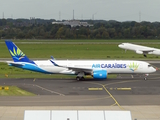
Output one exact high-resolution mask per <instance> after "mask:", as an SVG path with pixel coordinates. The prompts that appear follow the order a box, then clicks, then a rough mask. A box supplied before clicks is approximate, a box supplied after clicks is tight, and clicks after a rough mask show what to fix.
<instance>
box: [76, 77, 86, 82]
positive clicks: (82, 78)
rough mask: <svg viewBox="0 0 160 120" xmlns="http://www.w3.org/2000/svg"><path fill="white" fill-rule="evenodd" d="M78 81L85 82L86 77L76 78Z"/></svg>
mask: <svg viewBox="0 0 160 120" xmlns="http://www.w3.org/2000/svg"><path fill="white" fill-rule="evenodd" d="M76 80H77V81H80V80H85V78H84V77H80V76H77V77H76Z"/></svg>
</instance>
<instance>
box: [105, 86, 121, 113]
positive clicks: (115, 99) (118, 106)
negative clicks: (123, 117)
mask: <svg viewBox="0 0 160 120" xmlns="http://www.w3.org/2000/svg"><path fill="white" fill-rule="evenodd" d="M102 86H103V88H104V89H105V90H106V92H107V93H108V94H109V95H110V96H111V98H112V99H113V100H114V101H115V104H117V105H118V107H119V108H120V109H121V110H124V108H122V107H121V106H120V104H119V103H118V102H117V100H116V99H115V98H114V97H113V95H112V94H111V93H110V92H109V91H108V90H107V88H106V87H105V85H102Z"/></svg>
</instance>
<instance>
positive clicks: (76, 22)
mask: <svg viewBox="0 0 160 120" xmlns="http://www.w3.org/2000/svg"><path fill="white" fill-rule="evenodd" d="M52 24H62V25H70V26H71V27H77V26H85V27H91V26H93V25H91V24H88V23H87V22H80V21H79V20H66V21H63V22H52Z"/></svg>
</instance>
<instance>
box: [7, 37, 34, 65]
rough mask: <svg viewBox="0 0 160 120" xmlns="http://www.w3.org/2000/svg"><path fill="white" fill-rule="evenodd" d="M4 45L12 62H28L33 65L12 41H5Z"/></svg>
mask: <svg viewBox="0 0 160 120" xmlns="http://www.w3.org/2000/svg"><path fill="white" fill-rule="evenodd" d="M5 43H6V46H7V48H8V51H9V53H10V54H11V56H12V59H13V61H14V62H29V63H32V64H35V63H34V62H33V61H32V60H30V59H29V58H28V57H27V56H26V55H25V54H24V53H23V52H22V51H21V50H20V49H19V48H18V47H17V46H16V45H15V44H14V43H13V42H12V41H8V40H6V41H5Z"/></svg>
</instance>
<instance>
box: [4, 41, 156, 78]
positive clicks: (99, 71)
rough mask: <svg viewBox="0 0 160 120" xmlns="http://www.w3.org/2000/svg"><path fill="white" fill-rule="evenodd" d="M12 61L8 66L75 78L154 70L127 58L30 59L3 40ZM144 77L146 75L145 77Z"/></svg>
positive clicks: (10, 42)
mask: <svg viewBox="0 0 160 120" xmlns="http://www.w3.org/2000/svg"><path fill="white" fill-rule="evenodd" d="M5 43H6V45H7V47H8V50H9V53H10V54H11V56H12V58H13V61H7V63H8V64H9V65H10V66H14V67H18V68H22V69H26V70H31V71H36V72H41V73H47V74H68V75H76V76H77V77H76V79H77V80H82V79H84V76H85V75H91V76H93V78H94V79H106V78H107V75H108V74H112V73H115V74H116V73H118V74H126V73H129V74H134V73H136V74H137V73H141V74H148V73H153V72H155V71H156V69H155V68H154V67H152V66H151V65H150V64H149V63H147V62H143V61H129V60H128V61H127V60H123V61H122V60H121V61H116V60H54V59H50V60H39V61H33V60H30V59H29V58H28V57H27V56H26V55H25V54H24V53H23V52H22V51H21V50H20V49H19V48H18V47H17V46H16V45H15V44H14V43H13V42H12V41H5ZM144 79H146V76H145V78H144Z"/></svg>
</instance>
